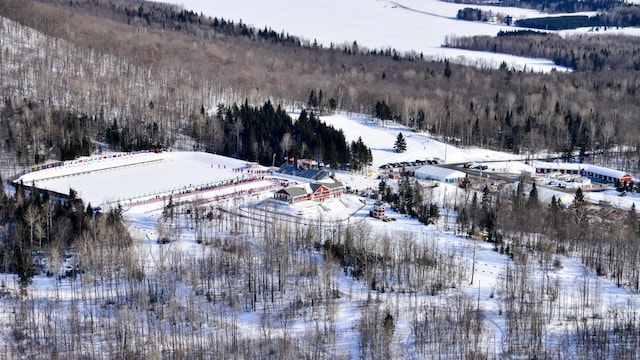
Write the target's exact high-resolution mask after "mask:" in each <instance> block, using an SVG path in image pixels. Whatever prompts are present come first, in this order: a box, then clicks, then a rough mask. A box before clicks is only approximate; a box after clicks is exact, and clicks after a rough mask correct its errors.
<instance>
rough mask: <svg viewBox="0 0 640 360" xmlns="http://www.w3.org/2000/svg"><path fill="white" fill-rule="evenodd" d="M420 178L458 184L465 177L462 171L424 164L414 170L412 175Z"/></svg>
mask: <svg viewBox="0 0 640 360" xmlns="http://www.w3.org/2000/svg"><path fill="white" fill-rule="evenodd" d="M414 176H415V177H416V178H417V179H421V180H435V181H441V182H443V183H447V184H458V183H459V182H460V181H462V180H463V179H464V177H465V174H464V173H463V172H462V171H458V170H454V169H449V168H445V167H440V166H434V165H425V166H423V167H421V168H419V169H418V170H416V171H415V175H414Z"/></svg>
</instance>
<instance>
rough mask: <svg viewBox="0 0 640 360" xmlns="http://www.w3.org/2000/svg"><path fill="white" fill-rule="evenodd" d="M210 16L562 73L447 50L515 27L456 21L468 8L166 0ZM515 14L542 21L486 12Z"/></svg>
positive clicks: (406, 2)
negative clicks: (449, 43) (452, 42)
mask: <svg viewBox="0 0 640 360" xmlns="http://www.w3.org/2000/svg"><path fill="white" fill-rule="evenodd" d="M160 1H161V2H164V3H174V4H180V5H182V6H184V7H185V8H186V9H190V10H194V11H196V12H198V13H203V14H205V15H209V16H216V17H223V18H225V19H230V20H234V21H239V20H242V22H243V23H245V24H250V25H253V26H255V27H257V28H264V27H270V28H272V29H273V30H275V31H278V32H280V31H285V32H287V33H289V34H292V35H296V36H300V37H302V38H305V39H308V40H310V41H313V40H317V41H318V43H320V44H323V45H325V46H329V45H330V44H335V45H344V44H345V43H346V44H348V45H351V43H353V41H357V43H358V44H359V45H360V46H364V47H367V48H371V49H386V48H394V49H396V50H399V51H415V52H416V53H423V54H424V55H425V56H431V57H435V58H445V57H446V58H449V59H452V60H453V61H455V62H458V63H464V64H473V65H476V64H481V65H483V66H494V67H497V66H499V64H500V63H501V62H502V61H505V62H506V63H507V64H509V65H510V66H513V67H516V68H520V69H522V68H524V67H525V66H526V68H527V69H529V70H534V71H548V70H550V69H551V68H558V67H557V66H555V65H554V64H553V63H552V62H551V61H548V60H541V59H530V58H521V57H516V56H508V55H501V54H491V53H482V52H473V51H466V50H458V49H446V48H441V46H442V44H443V43H444V42H445V38H446V37H447V36H451V35H455V36H472V35H492V36H493V35H496V34H497V33H498V32H499V31H500V30H513V27H508V26H503V25H496V24H490V23H479V22H469V21H460V20H456V19H455V17H456V14H457V12H458V10H459V9H461V8H464V7H466V5H463V4H454V3H445V2H441V1H437V0H397V1H385V0H347V1H345V0H318V1H295V0H273V1H259V0H239V1H223V0H208V1H201V0H160ZM482 8H483V9H486V10H487V11H489V10H490V11H493V12H499V13H501V14H509V15H511V16H512V17H514V19H518V18H527V17H537V16H540V15H541V14H540V13H539V12H537V11H533V10H523V9H518V8H506V7H505V8H502V7H482Z"/></svg>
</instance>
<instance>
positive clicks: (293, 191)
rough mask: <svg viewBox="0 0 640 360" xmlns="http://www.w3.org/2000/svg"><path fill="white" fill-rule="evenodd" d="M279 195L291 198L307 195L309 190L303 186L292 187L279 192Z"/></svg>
mask: <svg viewBox="0 0 640 360" xmlns="http://www.w3.org/2000/svg"><path fill="white" fill-rule="evenodd" d="M278 192H279V193H283V192H284V193H287V194H289V196H294V197H295V196H301V195H307V190H306V189H305V188H304V187H303V186H290V187H288V188H284V189H282V190H279V191H278Z"/></svg>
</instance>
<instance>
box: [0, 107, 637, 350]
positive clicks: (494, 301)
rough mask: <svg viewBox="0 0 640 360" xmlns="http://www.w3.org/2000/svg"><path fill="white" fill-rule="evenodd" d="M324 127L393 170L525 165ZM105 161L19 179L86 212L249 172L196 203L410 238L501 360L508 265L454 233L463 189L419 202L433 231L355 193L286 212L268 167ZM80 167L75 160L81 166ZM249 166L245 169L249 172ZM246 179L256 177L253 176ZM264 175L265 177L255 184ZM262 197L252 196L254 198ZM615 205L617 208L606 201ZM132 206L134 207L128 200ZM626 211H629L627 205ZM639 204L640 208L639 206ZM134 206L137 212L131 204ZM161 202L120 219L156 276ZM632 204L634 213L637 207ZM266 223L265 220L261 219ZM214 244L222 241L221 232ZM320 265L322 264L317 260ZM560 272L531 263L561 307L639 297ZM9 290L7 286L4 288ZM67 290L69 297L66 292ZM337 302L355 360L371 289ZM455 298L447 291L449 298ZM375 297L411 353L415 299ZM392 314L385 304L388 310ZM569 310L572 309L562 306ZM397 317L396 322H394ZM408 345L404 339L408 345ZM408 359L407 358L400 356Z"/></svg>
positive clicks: (359, 178) (186, 158) (565, 266)
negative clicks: (429, 255)
mask: <svg viewBox="0 0 640 360" xmlns="http://www.w3.org/2000/svg"><path fill="white" fill-rule="evenodd" d="M323 119H324V120H326V121H327V122H328V123H330V124H333V125H334V126H335V127H338V128H340V129H342V130H343V131H344V133H345V136H346V138H347V140H348V141H351V140H355V139H357V137H358V136H362V137H363V140H364V142H365V143H367V144H368V145H369V146H371V147H372V153H373V157H374V167H375V168H377V166H378V165H380V164H383V163H386V162H391V161H394V162H398V161H403V160H414V159H424V158H433V157H439V158H441V159H443V160H444V159H445V158H446V160H447V162H449V163H452V162H467V161H477V162H482V161H489V160H502V162H496V163H490V164H492V166H493V167H494V168H496V171H501V172H502V171H507V172H509V171H512V172H514V173H516V174H518V173H519V172H520V170H521V169H523V168H526V167H527V165H525V164H524V163H522V162H520V161H519V160H518V157H516V156H514V155H511V154H506V153H500V152H493V151H487V150H482V149H461V148H456V147H453V146H451V145H445V144H443V143H441V142H438V141H436V140H434V139H432V138H430V137H429V136H428V135H427V134H423V133H411V132H406V133H405V134H406V138H407V145H408V147H407V151H406V152H405V153H402V154H397V153H395V152H394V151H393V149H392V147H393V142H394V140H395V137H396V136H397V133H398V132H399V131H404V130H406V129H405V128H403V127H401V126H399V125H397V124H393V123H389V122H388V123H385V124H384V126H382V125H381V124H380V123H379V122H377V121H374V120H373V119H371V118H368V117H365V116H361V115H348V114H343V113H342V114H341V113H339V114H336V115H332V116H327V117H324V118H323ZM120 155H121V156H118V154H109V155H100V156H98V155H96V156H93V157H87V158H83V159H78V160H77V161H71V162H68V163H66V165H65V166H60V167H56V168H50V169H46V170H42V171H36V172H31V173H28V174H25V175H24V176H23V178H22V180H23V181H24V182H25V184H31V183H33V182H35V184H36V186H40V187H44V188H47V189H50V190H55V191H59V192H63V193H66V192H68V189H69V188H73V189H75V190H77V191H78V194H79V196H80V197H82V198H83V199H84V200H85V202H91V203H92V204H105V203H109V201H110V200H113V199H119V200H120V201H123V202H125V205H127V203H128V199H129V198H132V199H135V198H138V197H140V198H144V199H154V197H155V196H158V195H166V194H172V193H173V194H174V195H177V193H178V192H180V191H184V190H185V189H196V188H197V186H204V185H211V184H219V183H221V182H225V181H232V180H240V179H242V178H243V177H246V176H249V175H250V174H253V175H257V176H259V179H257V180H255V181H253V182H246V183H241V184H234V185H232V186H226V187H220V188H213V189H207V191H205V192H200V193H199V195H197V196H200V197H201V198H206V197H210V198H215V197H219V196H224V195H225V194H228V192H229V191H233V192H237V191H240V190H245V192H244V193H242V198H241V199H238V197H236V196H234V198H233V199H230V201H226V200H225V201H223V202H221V203H219V204H220V206H222V207H224V208H225V209H226V211H229V212H235V213H237V214H240V216H242V217H243V218H245V219H253V220H247V221H257V223H260V222H261V221H263V220H265V221H266V219H269V218H270V217H271V216H272V215H271V214H276V213H277V214H280V216H286V217H289V218H291V219H297V220H295V221H299V222H300V224H303V225H305V224H306V226H314V225H313V224H317V222H318V221H319V220H318V219H322V221H323V222H324V223H325V224H327V225H325V229H324V230H323V231H324V232H323V236H325V237H326V238H329V237H332V236H336V231H337V230H338V229H339V228H340V226H343V225H345V224H352V225H353V224H363V223H366V224H367V226H368V227H369V228H370V229H371V231H372V233H373V234H376V235H375V236H373V237H372V238H374V239H388V240H390V239H393V241H395V242H398V241H403V240H402V239H411V241H415V242H416V243H419V244H423V245H428V246H432V247H433V249H437V251H439V252H441V253H443V254H449V256H451V257H452V258H453V259H455V262H456V264H457V265H456V269H457V270H456V271H458V272H459V273H460V274H462V275H461V278H460V279H458V280H456V282H457V284H456V285H455V286H456V288H458V289H460V291H461V292H462V293H464V294H466V295H467V296H468V297H469V298H471V299H476V300H475V301H477V304H474V306H478V307H479V308H480V309H482V311H483V313H484V314H485V319H484V322H485V327H486V330H485V337H484V338H483V339H484V340H483V341H482V342H481V346H482V347H483V348H484V349H485V350H487V351H489V352H490V353H492V354H494V355H495V356H497V357H499V356H500V354H501V353H503V352H504V348H503V344H504V342H505V337H506V323H505V321H506V320H505V316H504V313H503V312H502V308H503V305H502V304H501V302H500V300H499V298H500V296H496V295H498V294H496V292H497V291H499V289H500V288H501V282H503V281H505V276H506V271H507V268H509V267H513V266H514V264H513V261H512V260H511V259H510V258H509V257H508V256H506V255H504V254H501V253H499V252H497V251H495V248H494V247H493V245H492V244H489V243H485V242H483V241H481V240H470V239H467V238H465V237H461V236H459V235H457V234H455V232H454V229H455V216H456V215H455V213H454V212H453V210H452V209H453V207H454V204H455V203H456V202H457V201H461V197H462V195H463V191H462V190H460V189H459V188H458V187H456V186H452V185H446V184H440V186H437V187H432V188H430V189H429V190H427V193H426V195H425V196H426V198H427V199H429V201H432V202H434V203H437V204H439V206H440V207H441V208H442V209H443V210H442V211H441V218H440V220H439V221H438V222H437V224H434V225H428V226H426V225H423V224H420V223H419V222H417V221H416V220H415V219H411V218H408V217H406V216H404V215H401V214H399V213H394V212H393V211H390V212H388V216H389V217H391V218H393V219H395V221H390V222H383V221H380V220H376V219H373V218H370V217H368V211H369V210H370V209H371V208H372V204H373V202H374V200H373V199H367V198H362V197H360V196H357V195H351V194H349V195H344V196H342V197H340V198H331V199H327V200H326V201H324V202H302V203H298V204H294V205H286V204H284V203H282V202H277V201H273V200H270V198H271V192H270V191H273V190H272V189H265V190H263V192H255V193H251V192H250V191H249V189H256V188H260V187H265V188H267V187H269V186H272V185H273V183H272V182H271V181H268V175H266V174H263V171H264V169H265V168H262V167H257V166H255V165H253V166H251V164H249V163H247V162H245V161H242V160H235V159H230V158H226V157H222V156H219V155H213V154H205V153H197V152H162V153H141V154H120ZM80 160H82V162H80ZM250 166H251V167H250ZM251 171H253V172H251ZM262 176H265V179H263V178H262ZM336 176H337V178H338V179H339V180H341V181H343V182H344V183H345V184H347V185H350V186H352V187H353V188H357V189H365V188H367V187H376V186H377V183H378V180H377V179H375V175H374V176H369V175H360V174H353V173H345V172H338V173H337V174H336ZM539 191H540V198H541V199H546V198H550V196H552V195H554V194H555V195H556V197H558V196H560V195H562V196H564V197H565V198H567V201H570V196H567V194H565V193H560V192H556V191H554V190H551V189H542V188H540V190H539ZM258 195H259V196H258ZM588 196H592V197H594V199H595V200H597V199H601V198H602V199H604V198H607V197H613V199H610V200H612V201H611V203H612V204H613V205H620V206H622V207H626V206H630V205H628V204H627V202H636V201H638V200H639V199H638V198H637V197H632V196H628V197H625V198H620V197H617V196H616V195H615V194H613V193H612V192H603V193H595V194H593V195H588ZM613 200H616V201H613ZM134 202H135V201H134ZM629 204H630V203H629ZM639 204H640V203H639ZM134 205H135V204H134ZM162 205H164V202H160V203H159V204H158V203H155V205H150V204H147V203H144V204H142V205H137V206H131V207H129V206H125V210H126V211H125V216H126V219H127V220H128V222H129V223H130V224H131V225H130V229H131V232H132V235H133V238H134V239H135V241H136V245H135V246H136V248H137V250H136V251H138V252H139V253H140V254H142V255H141V256H142V257H143V258H145V259H146V260H145V261H147V262H148V265H146V266H148V267H150V268H153V267H154V266H157V265H154V264H155V262H156V261H157V259H158V257H159V256H160V254H161V251H163V250H162V249H161V247H160V245H158V243H157V239H158V238H159V234H158V228H157V222H158V221H159V219H160V218H161V211H162ZM636 206H638V205H636ZM260 219H263V220H260ZM217 236H224V235H223V234H218V235H217ZM173 244H174V245H172V248H171V249H172V251H173V252H175V251H181V252H183V253H185V254H193V255H194V256H195V255H196V254H201V253H202V252H203V251H204V250H202V249H203V245H200V244H199V243H198V242H197V241H196V233H195V230H193V227H191V228H190V227H189V226H184V227H183V229H182V230H181V232H180V234H179V235H178V239H177V240H176V241H175V242H174V243H173ZM317 261H318V262H319V263H320V265H321V263H322V261H323V260H322V259H321V258H318V260H317ZM558 264H559V266H558V267H556V268H555V269H554V270H549V268H547V267H545V266H544V265H543V264H540V265H534V266H533V267H534V269H533V270H532V271H533V272H532V275H531V279H532V281H534V282H537V281H545V280H544V279H545V278H546V279H548V278H549V276H552V277H553V279H554V281H555V282H556V284H557V286H559V288H560V289H563V293H562V294H561V295H560V299H561V300H560V301H562V302H564V303H565V304H571V303H572V300H571V299H573V298H580V297H581V294H583V293H584V291H585V290H584V288H585V285H584V284H585V279H589V285H588V286H590V287H592V288H593V289H594V291H595V289H597V292H598V294H599V295H598V296H599V302H598V303H597V305H595V306H592V307H590V308H589V311H590V312H592V313H594V314H598V313H601V312H604V311H607V309H609V308H611V307H624V306H625V304H628V303H635V302H637V301H638V300H640V299H638V295H637V294H632V293H631V292H629V291H627V290H625V289H622V288H619V287H617V286H615V284H613V282H611V281H609V280H607V279H604V278H602V277H598V276H596V275H595V274H593V273H592V272H590V271H589V270H588V269H586V268H585V267H584V266H582V265H581V264H580V263H578V262H577V261H575V260H574V259H570V258H567V257H562V256H560V257H559V258H558ZM8 286H9V287H10V288H11V286H12V285H11V283H10V282H9V285H8ZM67 287H69V291H67V290H65V289H67ZM73 287H74V285H73V283H69V284H66V283H64V282H63V283H60V282H56V281H54V280H53V279H50V278H46V277H44V276H42V275H38V276H36V278H35V281H34V283H33V285H32V286H31V287H30V291H31V292H32V294H33V296H34V297H38V298H48V297H55V298H57V299H62V300H64V299H66V298H71V297H72V295H71V294H72V293H71V291H72V289H73ZM337 287H338V289H339V291H340V294H341V296H340V298H339V299H338V300H336V306H337V308H336V309H335V310H334V312H333V316H335V324H336V325H335V326H336V329H335V330H336V333H338V334H340V337H339V339H337V340H336V349H337V353H338V354H349V357H352V358H357V357H358V346H359V345H358V342H359V335H358V333H357V331H356V328H357V327H358V325H357V324H358V322H359V321H360V320H361V318H360V316H361V315H359V314H361V313H360V309H361V308H362V306H363V304H366V303H367V301H368V299H369V297H370V296H371V295H372V292H371V289H370V288H369V286H368V285H367V284H366V283H364V282H363V281H362V280H357V279H354V278H353V277H351V276H348V275H346V274H344V273H342V274H340V275H339V284H338V285H337ZM455 291H457V290H450V291H449V292H455ZM375 296H376V299H377V300H378V301H379V303H380V304H394V305H393V306H395V307H397V309H398V312H397V314H399V317H398V318H397V322H396V333H395V334H396V335H395V336H396V337H397V338H399V339H403V340H402V342H403V344H404V347H405V348H404V350H403V351H405V352H406V354H412V353H413V352H414V351H415V346H417V345H416V344H415V343H414V341H415V340H414V339H413V338H412V336H413V335H412V334H413V332H412V328H411V326H412V325H411V321H412V319H413V316H415V313H413V312H414V311H415V301H416V299H415V295H412V294H410V293H407V294H401V293H398V292H393V291H391V292H386V293H376V294H375ZM420 298H421V300H420V301H425V302H427V303H428V302H430V301H435V302H441V303H442V302H446V301H450V295H442V296H437V297H431V296H425V295H420ZM388 306H391V305H388ZM567 306H570V305H567ZM400 314H402V315H400ZM261 322H262V320H261V316H259V315H258V314H257V313H256V312H248V311H246V312H243V313H241V314H240V316H238V319H237V326H238V329H241V330H240V332H241V334H242V336H254V335H252V334H257V333H259V329H260V328H261V327H262V326H263V325H262V324H261ZM308 326H311V325H309V324H307V323H305V321H304V320H303V319H302V318H295V319H294V320H292V326H291V331H292V333H293V334H297V335H299V336H304V335H303V334H304V333H305V331H307V330H306V329H308ZM564 332H565V327H564V325H563V324H562V323H554V324H549V326H548V327H547V328H546V330H545V334H546V338H547V339H550V340H549V341H551V340H552V339H556V338H559V337H561V336H563V334H564ZM405 339H406V340H405ZM407 356H408V355H407Z"/></svg>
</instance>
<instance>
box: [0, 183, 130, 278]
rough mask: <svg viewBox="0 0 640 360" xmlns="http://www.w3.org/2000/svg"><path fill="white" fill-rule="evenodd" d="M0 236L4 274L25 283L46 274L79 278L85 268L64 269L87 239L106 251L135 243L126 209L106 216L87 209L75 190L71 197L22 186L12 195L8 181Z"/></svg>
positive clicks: (0, 199) (0, 204) (0, 202)
mask: <svg viewBox="0 0 640 360" xmlns="http://www.w3.org/2000/svg"><path fill="white" fill-rule="evenodd" d="M0 236H1V237H0V238H1V239H2V241H1V242H0V264H2V272H3V273H15V274H17V275H18V277H19V279H20V282H21V283H23V284H28V283H30V281H31V278H32V277H33V276H34V275H35V274H37V273H41V272H43V271H46V272H47V276H76V275H77V272H78V271H82V268H81V267H80V266H77V267H74V266H68V264H66V265H67V266H68V267H64V266H63V265H64V264H63V258H65V256H66V255H67V254H69V253H70V251H71V250H70V249H71V248H72V247H73V246H76V245H77V243H78V240H79V239H81V238H82V239H84V240H85V241H87V240H89V239H91V240H92V241H96V242H98V241H99V242H100V246H107V245H109V246H126V245H127V244H128V243H129V242H130V240H131V239H130V236H129V234H128V231H127V229H126V227H125V226H124V224H123V222H122V216H121V211H120V209H113V210H111V211H109V212H108V213H107V214H103V213H100V212H98V211H94V209H93V208H92V207H91V204H87V206H86V207H85V205H84V203H83V201H82V200H81V199H79V198H77V197H76V194H75V192H74V191H73V190H69V195H60V194H51V193H50V192H47V191H39V190H35V191H34V190H33V189H32V188H31V187H28V186H26V185H25V184H22V183H18V184H16V188H15V192H14V194H13V195H12V196H9V195H7V194H6V193H5V189H4V184H3V182H2V181H0ZM45 258H46V259H48V260H47V261H48V263H47V265H46V266H44V264H45V263H44V262H43V260H44V259H45ZM83 266H84V265H83Z"/></svg>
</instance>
